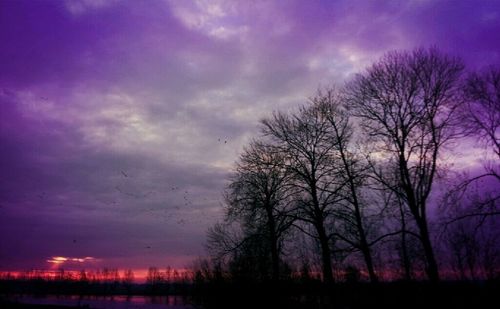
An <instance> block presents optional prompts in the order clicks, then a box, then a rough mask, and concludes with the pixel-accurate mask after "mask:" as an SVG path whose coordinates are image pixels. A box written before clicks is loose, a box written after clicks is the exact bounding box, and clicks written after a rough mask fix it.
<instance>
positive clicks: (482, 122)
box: [443, 67, 500, 223]
mask: <svg viewBox="0 0 500 309" xmlns="http://www.w3.org/2000/svg"><path fill="white" fill-rule="evenodd" d="M463 93H464V97H465V104H463V105H462V108H461V109H460V120H461V123H462V127H463V129H464V131H465V133H466V135H468V136H472V137H476V138H477V139H478V141H480V142H482V143H483V144H484V146H485V147H486V148H487V149H489V150H491V151H492V153H493V154H494V158H493V160H491V161H487V162H486V163H485V164H484V172H483V173H481V174H479V175H475V176H474V177H465V179H462V180H461V181H460V182H459V183H455V184H453V185H452V186H451V187H450V190H449V191H448V193H447V194H446V195H445V197H444V201H443V204H444V205H445V206H451V207H455V208H456V206H457V205H460V204H461V203H460V200H462V199H464V198H467V199H469V200H471V202H470V203H467V206H469V207H468V209H459V210H458V211H456V216H455V217H454V218H452V219H451V221H450V222H449V223H451V222H455V221H460V220H464V219H469V218H472V217H478V218H479V219H480V221H479V223H481V222H484V220H485V219H486V218H487V217H490V216H498V215H500V205H499V200H500V194H498V189H497V190H496V191H497V192H485V190H482V191H483V192H480V194H475V195H474V198H471V196H472V195H471V194H469V193H468V192H469V191H474V190H475V188H476V187H477V186H478V184H480V183H482V184H481V186H484V184H485V182H489V183H490V185H491V184H494V185H495V186H496V187H498V186H499V185H500V171H499V168H500V165H499V162H500V136H499V134H500V67H489V68H487V69H486V70H484V71H483V72H482V73H471V74H469V76H468V78H467V81H466V83H465V87H464V92H463ZM476 191H477V189H476ZM494 191H495V190H494ZM472 200H473V201H472Z"/></svg>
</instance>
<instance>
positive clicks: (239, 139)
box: [0, 0, 500, 270]
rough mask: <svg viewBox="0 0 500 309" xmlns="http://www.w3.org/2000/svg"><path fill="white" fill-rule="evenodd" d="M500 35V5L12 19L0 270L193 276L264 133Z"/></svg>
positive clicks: (3, 38)
mask: <svg viewBox="0 0 500 309" xmlns="http://www.w3.org/2000/svg"><path fill="white" fill-rule="evenodd" d="M499 33H500V2H499V1H428V0H418V1H417V0H414V1H229V0H228V1H218V0H216V1H201V0H200V1H160V0H158V1H157V0H149V1H120V0H67V1H63V0H60V1H56V0H47V1H13V0H5V1H1V2H0V42H1V47H0V270H24V269H29V268H50V267H53V265H54V264H55V263H53V262H54V260H53V258H52V257H58V256H59V257H69V258H73V259H74V260H73V261H69V260H68V261H63V262H64V263H66V264H65V266H66V267H69V268H71V267H76V266H79V267H85V268H92V267H104V266H107V267H117V268H120V269H123V268H133V269H144V268H147V267H148V266H151V265H155V266H159V267H165V266H167V265H171V266H173V267H183V266H186V265H188V264H189V262H190V261H191V260H192V259H194V258H196V257H197V256H201V255H204V253H205V252H204V249H203V242H204V240H205V232H206V229H207V228H208V227H209V226H210V225H212V224H213V223H214V222H216V221H217V220H218V219H219V218H220V217H221V215H222V213H221V207H220V204H221V200H222V199H221V192H222V190H223V188H224V185H225V182H226V177H227V175H228V173H229V172H230V169H231V166H232V163H233V162H234V161H235V159H236V158H237V156H238V153H239V152H240V151H241V149H242V146H243V145H244V144H245V143H246V142H248V140H249V139H250V138H251V137H253V136H255V135H256V134H258V130H257V124H258V121H259V119H261V118H262V117H264V116H266V115H269V114H270V113H271V112H272V111H273V110H289V109H293V108H294V107H296V106H297V105H298V104H301V103H304V102H305V100H306V98H307V97H308V96H310V95H312V94H313V93H314V91H315V89H317V87H318V86H319V85H322V86H328V85H330V84H333V83H337V84H339V83H342V82H343V81H345V80H346V79H348V78H349V76H351V75H352V74H354V73H356V72H358V71H360V70H362V69H363V68H364V67H366V66H367V65H369V64H370V63H372V62H373V61H374V60H376V59H377V58H378V57H380V56H381V55H382V54H383V53H384V52H386V51H389V50H393V49H412V48H414V47H418V46H431V45H435V46H437V47H438V48H440V49H441V50H443V51H445V52H449V53H452V54H456V55H459V56H461V57H463V59H464V60H465V62H466V64H467V65H468V67H469V68H479V67H482V66H484V65H485V64H490V63H500V40H499V39H498V36H499ZM84 257H92V259H90V258H88V259H84ZM51 259H52V260H51ZM48 260H51V261H48ZM56 261H57V260H56ZM64 263H63V264H64Z"/></svg>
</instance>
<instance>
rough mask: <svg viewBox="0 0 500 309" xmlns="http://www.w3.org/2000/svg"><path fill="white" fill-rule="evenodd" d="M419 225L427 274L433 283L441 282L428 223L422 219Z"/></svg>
mask: <svg viewBox="0 0 500 309" xmlns="http://www.w3.org/2000/svg"><path fill="white" fill-rule="evenodd" d="M417 224H418V227H419V230H420V239H421V242H422V246H423V248H424V254H425V259H426V260H427V267H426V273H427V276H428V277H429V280H430V281H431V282H438V281H439V271H438V266H437V262H436V258H435V256H434V250H433V249H432V244H431V239H430V236H429V230H428V229H427V222H426V221H425V220H422V219H421V218H420V219H419V220H417Z"/></svg>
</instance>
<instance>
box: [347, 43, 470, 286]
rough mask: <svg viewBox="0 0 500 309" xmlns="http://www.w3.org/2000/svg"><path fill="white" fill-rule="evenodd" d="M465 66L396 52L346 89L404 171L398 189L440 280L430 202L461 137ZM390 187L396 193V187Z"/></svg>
mask: <svg viewBox="0 0 500 309" xmlns="http://www.w3.org/2000/svg"><path fill="white" fill-rule="evenodd" d="M462 71H463V64H462V62H461V61H460V60H459V59H457V58H453V57H449V56H446V55H443V54H441V53H440V52H438V51H437V50H435V49H429V50H424V49H418V50H415V51H413V52H391V53H388V54H386V55H385V56H384V57H382V58H381V59H380V60H379V61H378V62H376V63H375V64H373V65H372V66H371V67H370V68H368V69H367V71H366V72H365V73H363V74H359V75H357V76H356V77H355V79H354V80H353V81H352V82H350V83H348V84H347V86H346V91H345V93H346V100H347V101H348V103H349V105H350V106H352V108H353V111H354V113H355V115H356V116H358V117H359V118H360V119H361V120H362V127H363V128H364V129H365V131H366V132H367V133H368V134H369V135H370V137H371V139H372V142H373V143H374V145H375V146H376V149H378V151H379V153H378V155H379V157H380V159H387V161H388V162H390V163H392V164H393V168H394V169H395V170H396V171H397V172H398V177H397V185H398V187H400V188H401V190H396V191H395V193H397V194H399V195H400V197H401V198H402V199H403V200H404V202H405V205H406V206H407V207H408V209H409V211H410V212H411V214H412V217H413V219H414V220H415V223H416V225H417V227H418V230H419V236H420V241H421V242H422V247H423V249H424V252H425V256H426V262H427V267H426V272H427V275H428V277H429V279H430V280H431V281H438V280H439V272H438V264H437V261H436V257H435V254H434V250H433V247H432V243H431V237H430V233H429V226H428V218H427V208H428V207H427V202H428V198H429V195H430V193H431V190H432V187H433V183H434V179H435V177H436V173H437V170H438V167H439V160H438V159H439V154H440V152H441V150H442V148H443V146H444V145H445V144H446V143H447V142H448V141H449V140H451V139H453V138H455V137H457V131H456V125H457V123H456V120H457V119H456V118H457V117H456V114H457V113H456V110H457V107H458V106H459V103H460V100H459V96H458V93H459V81H460V79H461V75H462ZM388 188H394V186H393V184H391V185H389V186H388Z"/></svg>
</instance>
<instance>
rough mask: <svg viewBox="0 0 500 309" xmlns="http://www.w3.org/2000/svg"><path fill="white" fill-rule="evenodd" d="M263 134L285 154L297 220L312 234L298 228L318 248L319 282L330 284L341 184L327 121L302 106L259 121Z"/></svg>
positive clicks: (342, 185) (314, 111)
mask: <svg viewBox="0 0 500 309" xmlns="http://www.w3.org/2000/svg"><path fill="white" fill-rule="evenodd" d="M262 124H263V133H264V134H265V136H267V137H269V138H271V139H272V140H273V141H274V142H275V143H276V145H277V146H276V147H277V148H278V149H279V151H280V152H282V153H284V154H286V167H287V169H288V170H289V171H290V172H291V173H292V176H293V186H294V187H295V188H296V189H297V191H299V192H300V194H299V195H297V196H298V198H297V199H296V205H297V207H298V213H297V219H299V220H301V221H303V222H306V223H307V224H310V225H311V226H313V227H314V230H315V233H309V232H308V231H307V230H306V229H302V228H301V225H296V226H297V227H298V228H301V230H302V231H303V232H304V233H306V234H308V235H309V236H311V237H313V238H314V239H316V240H317V241H318V242H319V244H320V247H321V261H322V273H323V280H324V281H325V282H326V283H331V282H333V272H332V260H331V259H332V252H331V247H330V245H331V240H332V237H333V233H331V232H330V231H329V230H330V229H329V228H328V227H329V226H332V225H333V220H334V216H333V214H334V206H335V205H336V203H338V202H339V200H340V199H341V196H340V191H341V190H342V189H343V187H344V186H345V184H343V183H339V181H341V180H339V179H338V178H336V177H335V175H336V173H337V170H338V167H337V166H336V163H335V162H336V160H337V159H338V158H335V157H334V152H333V150H334V147H335V145H333V144H332V138H331V137H332V132H331V126H330V123H329V121H328V120H327V119H326V118H325V117H324V115H323V114H322V113H321V111H320V110H319V109H315V108H308V107H302V108H301V109H300V110H299V112H298V113H297V114H295V115H291V116H289V115H286V114H283V113H275V114H274V115H273V117H272V118H271V119H265V120H263V121H262Z"/></svg>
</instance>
